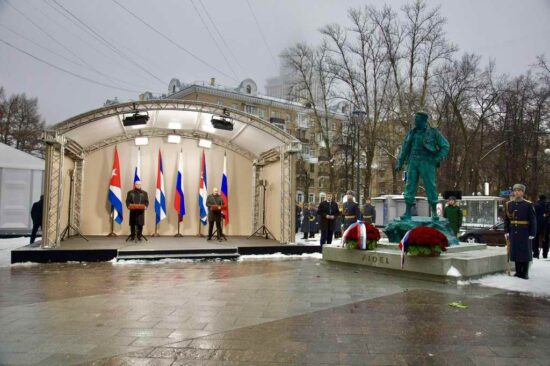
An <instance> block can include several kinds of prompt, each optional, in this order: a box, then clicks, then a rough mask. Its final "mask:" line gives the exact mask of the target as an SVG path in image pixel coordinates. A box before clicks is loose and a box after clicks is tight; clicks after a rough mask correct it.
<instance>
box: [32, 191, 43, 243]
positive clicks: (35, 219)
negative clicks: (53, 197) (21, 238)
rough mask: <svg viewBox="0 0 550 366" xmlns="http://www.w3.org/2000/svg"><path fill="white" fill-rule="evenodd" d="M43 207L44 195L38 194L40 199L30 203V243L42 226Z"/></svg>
mask: <svg viewBox="0 0 550 366" xmlns="http://www.w3.org/2000/svg"><path fill="white" fill-rule="evenodd" d="M43 207H44V195H42V196H40V199H39V200H38V201H36V202H35V203H33V204H32V208H31V219H32V232H31V244H32V243H34V241H35V240H36V233H37V232H38V229H39V228H40V227H41V226H42V209H43Z"/></svg>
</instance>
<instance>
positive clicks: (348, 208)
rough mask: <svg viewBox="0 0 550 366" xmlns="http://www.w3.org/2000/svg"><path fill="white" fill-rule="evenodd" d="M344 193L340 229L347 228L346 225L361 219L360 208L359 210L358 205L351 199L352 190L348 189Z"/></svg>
mask: <svg viewBox="0 0 550 366" xmlns="http://www.w3.org/2000/svg"><path fill="white" fill-rule="evenodd" d="M346 195H347V201H346V202H344V212H343V213H342V215H343V216H344V220H343V221H344V224H343V228H342V230H344V231H345V230H346V229H347V228H348V226H350V225H351V224H353V223H355V222H357V220H359V219H361V210H359V205H358V204H357V203H356V202H355V201H354V200H353V192H352V191H348V192H347V193H346Z"/></svg>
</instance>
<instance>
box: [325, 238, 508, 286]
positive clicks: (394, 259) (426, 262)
mask: <svg viewBox="0 0 550 366" xmlns="http://www.w3.org/2000/svg"><path fill="white" fill-rule="evenodd" d="M323 259H324V260H327V261H334V262H341V263H350V264H357V265H362V266H368V267H370V268H372V269H373V270H376V271H379V272H384V273H389V274H394V275H403V276H407V277H415V278H423V279H430V280H436V281H443V282H456V281H458V280H467V279H471V278H478V277H481V276H483V275H486V274H490V273H502V272H505V271H506V269H507V266H508V261H507V256H506V248H502V247H488V246H486V245H485V244H470V243H460V245H457V246H453V247H449V248H447V251H446V252H444V253H443V254H441V256H439V257H414V256H407V257H406V258H405V265H404V266H403V269H401V251H400V250H399V246H398V244H396V243H388V242H381V243H379V245H378V248H377V249H376V250H354V249H345V248H342V247H339V246H336V245H324V246H323Z"/></svg>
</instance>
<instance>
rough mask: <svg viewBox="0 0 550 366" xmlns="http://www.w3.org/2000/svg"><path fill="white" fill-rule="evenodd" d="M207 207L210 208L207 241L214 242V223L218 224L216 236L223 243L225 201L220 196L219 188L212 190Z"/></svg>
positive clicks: (207, 199)
mask: <svg viewBox="0 0 550 366" xmlns="http://www.w3.org/2000/svg"><path fill="white" fill-rule="evenodd" d="M206 206H207V207H208V238H207V239H206V240H212V232H213V230H214V223H216V235H217V237H218V241H222V237H223V231H222V206H223V199H222V196H220V192H219V191H218V188H214V189H213V190H212V194H211V195H209V196H208V197H207V198H206Z"/></svg>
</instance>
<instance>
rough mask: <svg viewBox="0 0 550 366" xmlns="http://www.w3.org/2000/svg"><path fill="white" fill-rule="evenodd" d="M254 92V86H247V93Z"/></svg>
mask: <svg viewBox="0 0 550 366" xmlns="http://www.w3.org/2000/svg"><path fill="white" fill-rule="evenodd" d="M250 93H252V87H251V86H250V85H247V86H246V94H250Z"/></svg>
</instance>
